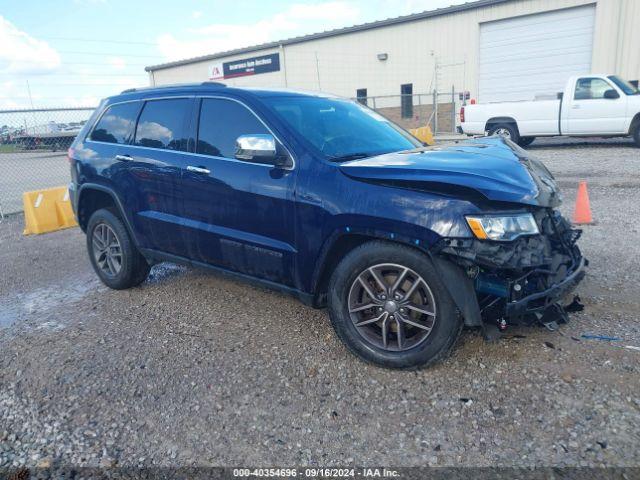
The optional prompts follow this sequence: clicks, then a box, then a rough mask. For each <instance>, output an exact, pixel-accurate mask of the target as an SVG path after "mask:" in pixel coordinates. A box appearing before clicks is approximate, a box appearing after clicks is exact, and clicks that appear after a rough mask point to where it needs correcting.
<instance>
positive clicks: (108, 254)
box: [87, 209, 150, 290]
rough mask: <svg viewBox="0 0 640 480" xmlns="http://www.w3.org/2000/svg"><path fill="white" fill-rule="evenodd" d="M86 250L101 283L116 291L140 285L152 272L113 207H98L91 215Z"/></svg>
mask: <svg viewBox="0 0 640 480" xmlns="http://www.w3.org/2000/svg"><path fill="white" fill-rule="evenodd" d="M87 251H88V253H89V259H90V260H91V265H92V266H93V269H94V270H95V272H96V274H97V275H98V277H99V278H100V280H101V281H102V283H104V284H105V285H106V286H107V287H109V288H113V289H114V290H123V289H126V288H131V287H135V286H136V285H140V284H141V283H142V282H144V280H145V279H146V278H147V275H148V274H149V269H150V267H149V264H148V263H147V261H146V259H145V258H144V257H143V256H142V254H141V253H140V252H139V251H138V249H137V248H136V246H135V245H134V243H133V240H132V239H131V236H130V235H129V231H128V230H127V228H126V227H125V226H124V223H123V222H122V220H121V219H120V218H119V217H118V216H117V215H116V214H115V213H114V212H112V211H111V210H108V209H100V210H97V211H95V212H94V213H93V214H92V215H91V218H89V223H88V225H87Z"/></svg>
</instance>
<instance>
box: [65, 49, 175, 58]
mask: <svg viewBox="0 0 640 480" xmlns="http://www.w3.org/2000/svg"><path fill="white" fill-rule="evenodd" d="M58 53H65V54H72V55H110V56H113V57H132V58H164V57H163V56H162V55H131V54H129V53H114V52H79V51H72V50H58Z"/></svg>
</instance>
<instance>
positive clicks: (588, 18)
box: [146, 0, 640, 102]
mask: <svg viewBox="0 0 640 480" xmlns="http://www.w3.org/2000/svg"><path fill="white" fill-rule="evenodd" d="M638 25H640V0H480V1H475V2H471V3H466V4H463V5H457V6H452V7H448V8H443V9H438V10H433V11H427V12H423V13H418V14H413V15H408V16H404V17H398V18H393V19H387V20H381V21H378V22H372V23H367V24H362V25H356V26H353V27H347V28H342V29H338V30H332V31H327V32H321V33H315V34H311V35H306V36H302V37H297V38H292V39H287V40H282V41H277V42H271V43H267V44H263V45H257V46H253V47H248V48H240V49H237V50H232V51H227V52H220V53H214V54H212V55H207V56H203V57H197V58H191V59H187V60H181V61H177V62H171V63H166V64H162V65H154V66H150V67H147V68H146V70H147V71H148V72H149V76H150V82H151V84H152V85H160V84H167V83H179V82H193V81H204V80H209V79H216V80H218V81H222V82H225V83H227V84H230V85H243V86H270V87H273V86H275V87H289V88H298V89H306V90H322V91H325V92H330V93H335V94H338V95H342V96H347V97H356V96H361V97H362V96H368V97H371V96H385V95H399V94H401V93H403V94H410V93H412V94H417V93H427V92H432V91H433V90H434V89H437V90H438V92H449V93H448V94H449V96H451V92H452V88H453V90H455V91H456V92H460V91H470V92H471V97H472V98H476V99H478V100H479V101H482V102H487V101H499V100H518V99H530V98H533V96H534V95H535V94H552V93H555V92H557V91H560V90H561V89H562V87H563V86H564V83H565V81H566V79H567V78H568V77H569V76H570V75H574V74H583V73H589V72H594V73H595V72H599V73H617V74H619V75H621V76H623V77H624V78H627V79H628V80H637V79H638V78H640V53H639V51H638V46H639V45H640V28H638Z"/></svg>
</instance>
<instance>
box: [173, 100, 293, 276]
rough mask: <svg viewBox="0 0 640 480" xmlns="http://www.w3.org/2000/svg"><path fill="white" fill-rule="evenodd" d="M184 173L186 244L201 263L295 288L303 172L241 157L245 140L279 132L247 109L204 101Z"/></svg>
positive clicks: (232, 103) (230, 102) (235, 103)
mask: <svg viewBox="0 0 640 480" xmlns="http://www.w3.org/2000/svg"><path fill="white" fill-rule="evenodd" d="M196 109H197V110H198V113H197V115H196V117H197V119H198V120H197V125H196V130H197V133H196V134H197V139H196V146H195V152H194V153H192V154H188V155H187V157H188V165H187V166H186V167H185V169H184V170H183V173H182V188H183V192H182V196H183V198H184V218H185V239H186V242H187V244H188V249H189V256H190V257H191V258H192V259H194V260H196V261H199V262H202V263H207V264H212V265H216V266H220V267H223V268H225V269H229V270H232V271H235V272H240V273H244V274H248V275H251V276H254V277H259V278H262V279H266V280H270V281H274V282H277V283H280V284H285V285H293V267H294V258H295V246H294V245H295V241H294V221H295V211H294V208H295V207H294V187H295V174H296V170H295V168H293V169H283V168H279V167H274V166H272V165H265V164H259V163H251V162H247V161H243V160H238V159H236V158H235V144H236V139H237V138H238V137H239V136H240V135H251V134H269V133H272V132H271V131H270V130H269V129H268V128H267V126H266V125H265V124H264V123H263V122H262V121H261V119H260V118H258V116H257V115H256V114H254V113H253V112H252V111H251V110H250V109H249V108H248V107H247V106H245V105H244V104H242V103H240V102H238V101H235V100H231V99H225V98H203V99H200V100H198V103H197V105H196Z"/></svg>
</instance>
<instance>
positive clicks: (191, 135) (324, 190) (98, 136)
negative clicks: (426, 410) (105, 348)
mask: <svg viewBox="0 0 640 480" xmlns="http://www.w3.org/2000/svg"><path fill="white" fill-rule="evenodd" d="M69 158H70V162H71V176H72V180H73V181H72V183H71V186H70V191H71V194H72V198H73V204H74V210H75V212H76V216H77V219H78V222H79V224H80V226H81V228H82V229H83V230H84V231H85V232H86V234H87V247H88V251H89V258H90V259H91V263H92V264H93V267H94V269H95V271H96V273H97V274H98V276H99V277H100V279H101V280H102V281H103V282H104V283H105V284H106V285H108V286H109V287H111V288H115V289H123V288H129V287H133V286H135V285H138V284H140V283H141V282H143V281H144V279H145V278H146V276H147V274H148V272H149V268H150V265H152V264H153V263H155V262H159V261H165V260H168V261H172V262H182V263H188V264H192V265H198V266H204V267H209V268H213V269H215V270H218V271H222V272H226V273H230V274H233V275H235V276H237V277H241V278H244V279H247V280H252V281H254V282H257V283H259V284H262V285H266V286H269V287H275V288H277V289H279V290H283V291H285V292H289V293H291V294H293V295H295V296H297V297H298V298H300V299H301V300H302V301H304V302H305V303H307V304H309V305H313V306H315V307H323V306H328V309H329V313H330V317H331V322H332V324H333V326H334V328H335V331H336V333H337V334H338V336H339V337H340V338H341V339H342V341H343V342H344V343H345V344H346V346H347V347H348V348H349V349H350V350H351V351H352V352H353V353H355V354H356V355H358V356H360V357H362V358H363V359H365V360H368V361H371V362H374V363H377V364H379V365H383V366H386V367H396V368H411V367H418V366H425V365H428V364H431V363H433V362H434V361H436V360H438V359H440V358H442V357H443V356H444V355H445V354H446V353H447V352H448V351H449V350H450V349H451V348H452V346H453V345H454V344H455V342H456V339H457V338H458V335H459V333H460V331H461V329H462V327H463V325H467V326H479V327H482V326H483V327H484V328H485V329H486V330H485V331H486V332H490V331H491V329H493V330H495V328H496V324H498V325H500V326H502V327H504V326H506V325H507V324H509V323H533V322H543V323H546V324H548V325H550V324H552V323H553V321H554V320H555V319H557V318H562V317H563V316H564V311H563V310H562V307H561V305H560V303H559V302H560V300H561V299H562V298H563V297H564V296H565V295H566V294H567V293H568V292H569V291H570V290H572V289H573V288H574V287H575V285H577V283H578V282H579V281H580V280H581V279H582V277H583V276H584V266H585V260H584V259H583V257H582V255H581V254H580V250H579V249H578V247H577V246H576V240H577V237H578V236H579V232H578V231H576V230H572V229H571V227H570V225H569V224H568V223H567V222H566V221H565V220H564V219H563V218H562V217H561V216H560V214H559V213H558V212H557V211H556V210H554V208H555V207H557V206H558V204H559V202H560V198H559V193H558V189H557V187H556V184H555V181H554V179H553V176H552V175H551V174H550V173H549V171H548V170H547V169H546V168H545V167H544V166H543V165H542V164H541V163H540V162H538V161H536V160H535V159H533V158H531V157H530V156H529V155H528V154H527V152H525V151H524V150H522V149H520V148H519V147H518V146H516V145H515V144H513V143H511V142H510V141H508V140H505V139H503V138H500V137H492V138H483V139H476V140H471V141H467V142H465V143H460V144H457V145H454V146H451V147H448V148H438V147H425V146H424V145H422V144H421V143H419V142H418V141H417V140H416V139H415V138H413V137H412V136H410V135H409V134H408V133H406V132H405V131H403V130H402V129H400V128H399V127H397V126H395V125H394V124H392V123H390V122H389V121H387V120H386V119H384V118H383V117H381V116H379V115H378V114H376V113H375V112H373V111H371V110H369V109H367V108H366V107H364V106H362V105H360V104H358V103H355V102H351V101H347V100H344V99H341V98H336V97H331V96H325V95H312V94H304V93H299V92H293V91H281V90H259V89H240V88H230V87H225V86H224V85H221V84H215V83H209V82H207V83H203V84H198V85H187V86H171V87H163V88H150V89H141V90H130V91H125V92H123V93H122V94H121V95H117V96H114V97H111V98H108V99H106V100H105V101H103V102H102V104H101V105H100V107H99V108H98V109H97V110H96V112H95V113H94V114H93V116H92V118H91V119H90V121H89V122H88V123H87V125H86V126H85V128H84V130H83V131H82V132H81V133H80V135H78V137H77V139H76V140H75V142H74V143H73V145H72V147H71V149H70V150H69ZM250 294H251V293H250V292H249V295H250ZM256 321H259V319H256Z"/></svg>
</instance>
